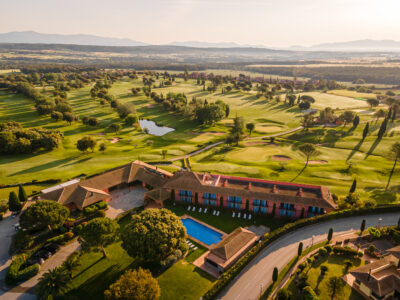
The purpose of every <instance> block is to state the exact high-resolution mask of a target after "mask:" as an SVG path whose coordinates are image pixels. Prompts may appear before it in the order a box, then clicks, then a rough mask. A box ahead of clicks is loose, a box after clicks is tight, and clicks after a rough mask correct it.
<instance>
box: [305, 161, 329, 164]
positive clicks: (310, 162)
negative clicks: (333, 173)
mask: <svg viewBox="0 0 400 300" xmlns="http://www.w3.org/2000/svg"><path fill="white" fill-rule="evenodd" d="M327 163H328V162H327V161H326V160H310V161H309V162H308V164H310V165H321V164H327Z"/></svg>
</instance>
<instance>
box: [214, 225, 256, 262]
mask: <svg viewBox="0 0 400 300" xmlns="http://www.w3.org/2000/svg"><path fill="white" fill-rule="evenodd" d="M256 237H257V236H256V234H255V233H253V232H251V231H249V230H247V229H244V228H241V227H238V228H236V229H235V230H234V231H233V232H231V233H230V234H228V235H227V236H226V237H225V238H224V239H223V240H222V241H220V242H219V243H218V244H216V245H215V246H213V247H212V248H211V250H210V252H211V253H212V254H214V255H216V256H218V257H220V258H222V259H223V260H225V261H226V260H228V259H230V258H231V257H232V256H234V255H235V254H236V253H238V252H239V251H240V249H242V248H243V247H244V246H246V245H247V244H248V243H249V242H250V241H251V240H253V239H254V238H256Z"/></svg>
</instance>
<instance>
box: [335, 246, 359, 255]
mask: <svg viewBox="0 0 400 300" xmlns="http://www.w3.org/2000/svg"><path fill="white" fill-rule="evenodd" d="M333 253H335V254H336V255H345V256H349V257H354V256H357V255H358V251H357V250H355V249H352V248H350V247H349V248H347V247H340V246H335V247H333Z"/></svg>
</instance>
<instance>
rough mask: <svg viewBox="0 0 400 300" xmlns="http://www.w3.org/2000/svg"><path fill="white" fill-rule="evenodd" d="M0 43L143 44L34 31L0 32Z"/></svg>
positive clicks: (98, 37)
mask: <svg viewBox="0 0 400 300" xmlns="http://www.w3.org/2000/svg"><path fill="white" fill-rule="evenodd" d="M0 43H27V44H74V45H91V46H145V45H148V44H146V43H142V42H138V41H135V40H132V39H120V38H109V37H101V36H96V35H90V34H47V33H39V32H35V31H13V32H8V33H0Z"/></svg>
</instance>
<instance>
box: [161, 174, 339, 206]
mask: <svg viewBox="0 0 400 300" xmlns="http://www.w3.org/2000/svg"><path fill="white" fill-rule="evenodd" d="M163 187H164V188H170V189H184V190H192V191H196V192H201V193H204V192H206V193H215V194H219V195H221V194H225V195H227V194H228V195H229V196H240V197H243V198H255V199H260V200H269V201H273V202H279V203H281V202H285V203H290V204H303V205H309V206H317V207H323V208H329V209H335V208H336V204H335V203H334V202H333V200H332V196H331V194H330V192H329V189H328V188H327V187H324V186H316V185H307V184H297V183H289V182H279V181H269V180H263V179H254V178H242V177H233V176H225V175H216V174H202V173H195V172H189V171H178V172H176V173H175V174H174V176H173V177H172V178H171V179H169V180H168V181H167V182H166V183H165V185H164V186H163ZM300 190H301V193H299V191H300Z"/></svg>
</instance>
